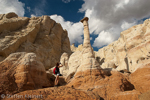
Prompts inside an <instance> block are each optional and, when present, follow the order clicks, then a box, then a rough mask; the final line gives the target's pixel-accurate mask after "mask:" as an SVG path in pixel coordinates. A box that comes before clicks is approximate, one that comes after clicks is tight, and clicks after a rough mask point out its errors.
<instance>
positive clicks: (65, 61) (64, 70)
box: [60, 53, 69, 76]
mask: <svg viewBox="0 0 150 100" xmlns="http://www.w3.org/2000/svg"><path fill="white" fill-rule="evenodd" d="M68 60H69V55H68V54H67V53H63V54H62V55H61V58H60V62H61V64H62V65H63V67H61V68H60V73H61V74H62V75H63V76H66V75H67V72H68V70H69V66H68Z"/></svg>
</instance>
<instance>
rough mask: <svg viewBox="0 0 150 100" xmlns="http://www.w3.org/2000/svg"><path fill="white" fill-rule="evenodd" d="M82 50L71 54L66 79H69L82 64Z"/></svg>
mask: <svg viewBox="0 0 150 100" xmlns="http://www.w3.org/2000/svg"><path fill="white" fill-rule="evenodd" d="M81 56H82V54H81V52H80V51H76V52H74V53H72V54H71V55H70V58H69V61H68V69H67V75H66V76H65V77H66V81H69V80H70V79H71V78H72V77H73V75H74V74H75V73H76V71H77V69H78V67H79V66H80V64H81Z"/></svg>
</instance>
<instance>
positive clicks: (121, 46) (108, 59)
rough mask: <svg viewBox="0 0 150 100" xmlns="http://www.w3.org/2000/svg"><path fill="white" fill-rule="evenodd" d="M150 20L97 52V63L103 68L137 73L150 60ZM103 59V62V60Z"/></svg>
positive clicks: (122, 34)
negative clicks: (114, 67) (114, 68)
mask: <svg viewBox="0 0 150 100" xmlns="http://www.w3.org/2000/svg"><path fill="white" fill-rule="evenodd" d="M149 27H150V20H146V21H145V22H144V23H143V24H140V25H136V26H133V27H131V28H129V29H127V30H125V31H123V32H121V34H120V36H121V37H120V38H119V39H118V40H117V41H115V42H113V43H111V44H110V45H108V46H106V47H104V48H102V49H100V50H99V51H98V52H96V58H97V61H98V62H99V63H100V65H102V66H101V67H102V68H113V64H112V65H111V64H110V63H112V62H113V63H114V64H115V66H116V69H117V70H124V69H127V70H128V71H130V72H133V71H135V70H136V69H137V68H138V67H139V66H142V65H144V63H147V62H148V59H150V53H149V52H150V42H149V41H150V40H149V39H150V34H149V33H150V28H149ZM102 59H103V60H102Z"/></svg>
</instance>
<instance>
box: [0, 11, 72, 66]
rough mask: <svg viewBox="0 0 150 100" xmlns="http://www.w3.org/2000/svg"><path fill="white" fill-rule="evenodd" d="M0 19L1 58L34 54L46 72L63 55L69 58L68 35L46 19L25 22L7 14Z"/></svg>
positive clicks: (25, 19) (50, 20) (26, 20)
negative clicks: (66, 54) (15, 54)
mask: <svg viewBox="0 0 150 100" xmlns="http://www.w3.org/2000/svg"><path fill="white" fill-rule="evenodd" d="M0 17H1V20H0V33H1V36H0V37H1V39H0V56H1V58H6V57H7V56H8V55H9V54H11V53H14V52H34V53H35V54H36V55H37V57H38V60H39V61H41V62H42V63H43V64H44V66H45V68H46V69H49V68H52V67H53V66H55V64H56V62H59V60H60V57H61V55H62V54H63V53H64V52H66V53H68V54H69V55H70V54H71V50H70V41H69V38H68V33H67V31H66V30H63V29H62V26H61V25H60V24H59V23H56V22H55V21H54V20H52V19H51V18H50V17H49V16H42V17H32V18H27V17H17V15H16V14H15V13H9V14H3V15H1V16H0ZM0 60H3V59H0Z"/></svg>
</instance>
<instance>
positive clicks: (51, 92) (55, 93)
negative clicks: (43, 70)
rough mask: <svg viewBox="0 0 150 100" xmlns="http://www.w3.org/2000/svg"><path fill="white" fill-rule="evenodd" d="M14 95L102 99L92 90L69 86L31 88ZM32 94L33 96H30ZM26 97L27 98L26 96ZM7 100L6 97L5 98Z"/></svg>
mask: <svg viewBox="0 0 150 100" xmlns="http://www.w3.org/2000/svg"><path fill="white" fill-rule="evenodd" d="M14 95H21V96H22V97H21V99H20V98H15V97H14V98H15V100H27V99H30V100H35V99H39V100H40V99H42V100H100V97H97V96H96V95H94V94H93V93H91V92H85V91H80V90H76V89H73V88H69V87H64V86H62V87H58V88H44V89H38V90H29V91H24V92H20V93H17V94H14ZM30 95H31V96H30ZM25 97H26V98H25ZM14 98H13V97H12V98H9V99H6V100H14ZM4 100H5V99H4Z"/></svg>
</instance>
